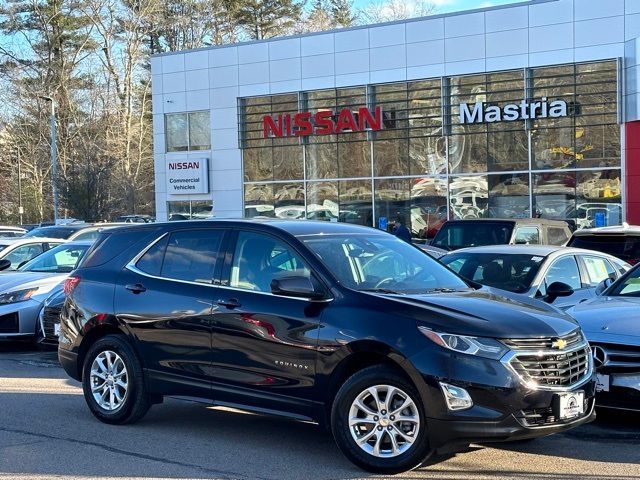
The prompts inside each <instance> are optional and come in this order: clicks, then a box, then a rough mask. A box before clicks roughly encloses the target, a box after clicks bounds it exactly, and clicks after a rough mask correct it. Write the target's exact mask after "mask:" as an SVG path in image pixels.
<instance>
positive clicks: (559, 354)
mask: <svg viewBox="0 0 640 480" xmlns="http://www.w3.org/2000/svg"><path fill="white" fill-rule="evenodd" d="M509 364H510V365H511V367H512V368H513V370H514V371H515V372H516V373H517V374H518V375H519V376H520V378H521V379H522V380H523V381H524V382H525V383H526V384H528V385H531V386H535V387H542V388H545V387H570V386H573V385H575V384H577V383H578V382H580V381H581V380H583V379H585V378H586V377H587V376H588V375H590V374H591V349H590V348H589V345H588V344H586V343H583V344H582V345H580V346H578V347H574V348H573V350H570V351H559V350H556V351H552V350H541V351H537V352H535V353H533V352H522V351H520V352H514V354H513V356H512V358H511V359H510V360H509Z"/></svg>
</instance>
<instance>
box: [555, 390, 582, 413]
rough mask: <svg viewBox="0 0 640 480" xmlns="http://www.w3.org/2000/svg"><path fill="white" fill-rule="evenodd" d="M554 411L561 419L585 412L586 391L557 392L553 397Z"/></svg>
mask: <svg viewBox="0 0 640 480" xmlns="http://www.w3.org/2000/svg"><path fill="white" fill-rule="evenodd" d="M553 412H554V415H555V416H556V418H557V419H559V420H570V419H572V418H576V417H579V416H580V415H582V414H584V391H582V390H578V391H575V392H566V393H558V394H556V395H555V396H554V397H553Z"/></svg>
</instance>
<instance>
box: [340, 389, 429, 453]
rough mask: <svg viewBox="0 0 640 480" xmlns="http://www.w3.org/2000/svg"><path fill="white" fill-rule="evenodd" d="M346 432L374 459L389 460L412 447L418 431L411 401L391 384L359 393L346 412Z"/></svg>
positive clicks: (418, 421)
mask: <svg viewBox="0 0 640 480" xmlns="http://www.w3.org/2000/svg"><path fill="white" fill-rule="evenodd" d="M349 430H350V431H351V436H352V437H353V440H354V441H355V442H356V444H357V445H358V446H359V447H360V448H361V449H362V450H364V451H365V452H367V453H368V454H370V455H373V456H374V457H379V458H392V457H397V456H398V455H401V454H403V453H405V452H406V451H407V450H409V449H410V448H411V446H412V445H413V444H414V442H415V441H416V439H417V437H418V433H419V431H420V414H419V412H418V408H417V406H416V404H415V402H414V401H413V399H412V398H411V397H410V396H409V395H408V394H407V393H406V392H404V391H403V390H401V389H399V388H397V387H394V386H391V385H375V386H372V387H369V388H367V389H366V390H364V391H362V392H361V393H360V394H359V395H358V396H357V397H356V398H355V400H354V401H353V402H352V404H351V408H350V410H349Z"/></svg>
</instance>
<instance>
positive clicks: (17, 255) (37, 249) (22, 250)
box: [5, 243, 42, 268]
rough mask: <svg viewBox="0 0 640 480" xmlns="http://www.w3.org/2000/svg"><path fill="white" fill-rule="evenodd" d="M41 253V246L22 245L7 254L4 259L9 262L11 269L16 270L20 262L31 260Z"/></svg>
mask: <svg viewBox="0 0 640 480" xmlns="http://www.w3.org/2000/svg"><path fill="white" fill-rule="evenodd" d="M41 253H42V244H41V243H35V244H33V245H23V246H22V247H18V248H16V249H15V250H14V251H12V252H11V253H9V254H8V255H7V256H6V257H5V259H6V260H9V261H10V262H11V268H18V265H20V264H21V263H22V262H26V261H27V260H31V259H32V258H34V257H37V256H38V255H40V254H41Z"/></svg>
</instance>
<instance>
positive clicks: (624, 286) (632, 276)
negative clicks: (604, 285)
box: [606, 267, 640, 297]
mask: <svg viewBox="0 0 640 480" xmlns="http://www.w3.org/2000/svg"><path fill="white" fill-rule="evenodd" d="M606 294H607V296H612V297H640V267H636V268H634V269H633V270H631V271H630V272H629V274H628V275H627V276H625V277H622V278H621V279H620V280H619V281H617V282H616V283H614V284H613V286H612V287H611V289H610V290H609V291H608V292H606Z"/></svg>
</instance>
